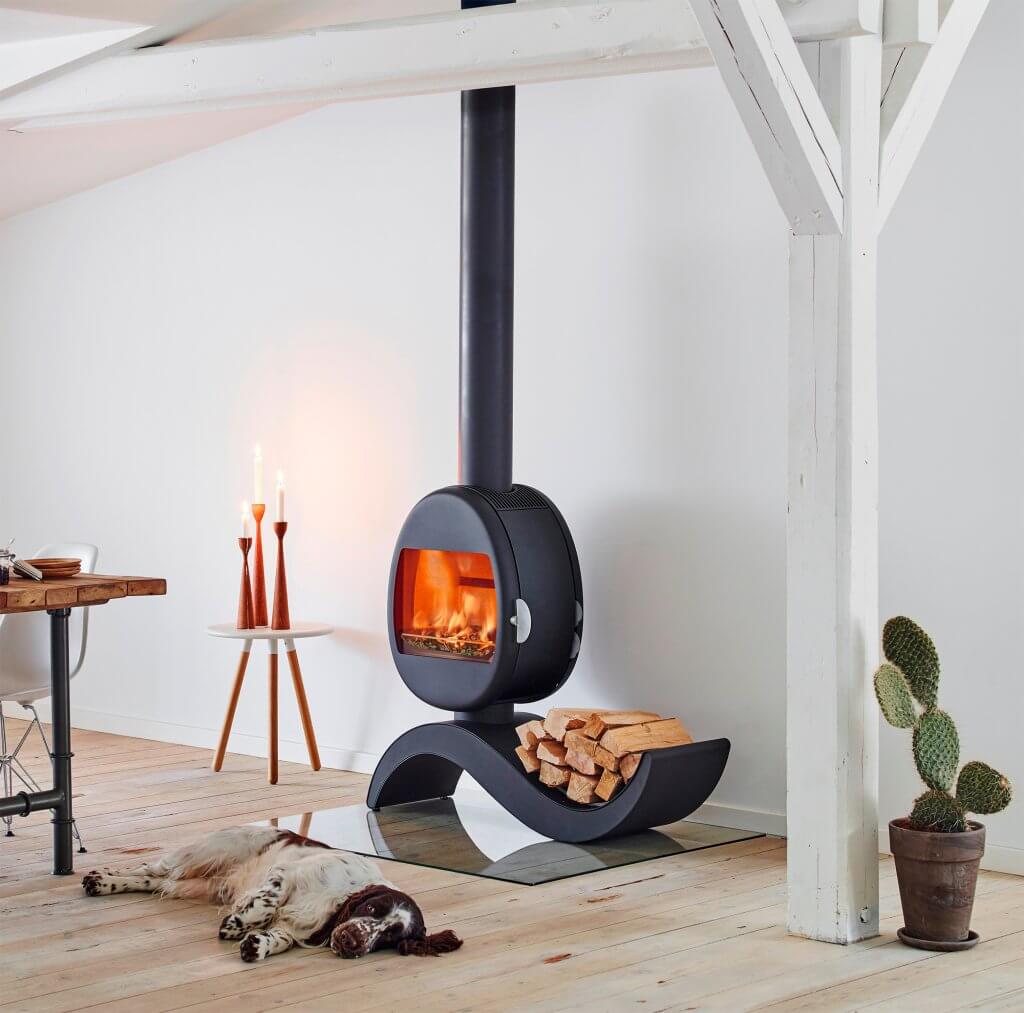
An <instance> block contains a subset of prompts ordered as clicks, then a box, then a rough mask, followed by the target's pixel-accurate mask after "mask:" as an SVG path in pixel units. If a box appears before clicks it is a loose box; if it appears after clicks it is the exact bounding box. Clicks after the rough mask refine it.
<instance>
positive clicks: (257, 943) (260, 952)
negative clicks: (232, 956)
mask: <svg viewBox="0 0 1024 1013" xmlns="http://www.w3.org/2000/svg"><path fill="white" fill-rule="evenodd" d="M269 950H270V946H269V945H268V943H267V940H266V937H265V936H263V935H261V934H260V933H259V932H250V933H249V934H248V935H247V936H246V937H245V938H244V939H243V940H242V945H241V946H239V948H238V953H239V955H240V956H241V958H242V959H243V960H244V961H245V962H246V963H247V964H254V963H256V961H257V960H265V959H266V957H267V953H268V952H269Z"/></svg>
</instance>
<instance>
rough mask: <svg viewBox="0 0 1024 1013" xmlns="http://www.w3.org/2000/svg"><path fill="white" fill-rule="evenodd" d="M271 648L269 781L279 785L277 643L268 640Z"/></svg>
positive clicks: (269, 679)
mask: <svg viewBox="0 0 1024 1013" xmlns="http://www.w3.org/2000/svg"><path fill="white" fill-rule="evenodd" d="M267 644H268V645H269V647H270V670H269V678H268V683H269V689H270V707H269V711H270V728H269V735H268V738H269V740H270V742H269V747H270V748H269V751H268V753H267V780H268V781H269V782H270V783H271V784H277V641H276V640H268V641H267Z"/></svg>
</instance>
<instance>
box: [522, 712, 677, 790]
mask: <svg viewBox="0 0 1024 1013" xmlns="http://www.w3.org/2000/svg"><path fill="white" fill-rule="evenodd" d="M516 731H517V732H518V733H519V741H520V742H521V743H522V744H521V745H519V746H517V747H516V755H517V756H518V757H519V759H520V761H521V762H522V764H523V767H524V768H525V769H526V772H527V774H537V775H538V777H539V778H540V781H541V784H546V785H547V786H548V787H550V788H561V789H564V790H565V793H566V795H568V797H569V798H570V799H572V801H573V802H582V803H594V802H607V801H609V800H610V799H611V798H612V797H613V796H614V795H615V793H616V792H617V791H619V790H620V789H621V788H622V786H623V785H624V784H626V783H628V782H629V780H630V779H631V778H632V777H633V775H634V774H635V773H636V770H637V767H639V766H640V760H641V759H642V758H643V755H644V753H646V752H647V751H648V750H649V749H668V748H669V747H670V746H682V745H685V744H686V743H688V742H692V741H693V739H692V738H691V737H690V733H689V732H687V730H686V729H685V728H684V727H683V725H682V723H681V722H680V721H679V719H678V718H663V717H662V716H661V715H660V714H655V713H654V712H653V711H609V710H597V709H595V708H592V707H591V708H582V709H581V708H572V707H554V708H552V709H551V710H549V711H548V715H547V717H546V718H545V719H544V720H543V721H539V720H535V721H527V722H526V724H524V725H520V726H519V727H518V728H517V729H516Z"/></svg>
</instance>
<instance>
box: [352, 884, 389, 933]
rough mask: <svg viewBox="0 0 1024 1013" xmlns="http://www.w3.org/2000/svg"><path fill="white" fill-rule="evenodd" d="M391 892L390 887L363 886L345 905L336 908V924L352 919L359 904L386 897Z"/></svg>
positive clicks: (379, 885) (377, 885)
mask: <svg viewBox="0 0 1024 1013" xmlns="http://www.w3.org/2000/svg"><path fill="white" fill-rule="evenodd" d="M393 892H394V891H393V890H392V889H391V887H389V886H384V885H383V884H382V883H371V884H370V885H369V886H364V887H363V888H362V890H360V891H359V892H358V893H354V894H352V896H351V897H349V898H347V899H346V901H345V903H344V904H342V905H341V907H340V908H338V924H340V923H341V922H347V921H348V920H349V918H351V917H352V913H353V912H354V911H355V909H356V908H357V907H359V906H360V905H361V904H365V903H366V902H367V901H368V900H373V898H374V897H386V896H387V895H388V894H389V893H393Z"/></svg>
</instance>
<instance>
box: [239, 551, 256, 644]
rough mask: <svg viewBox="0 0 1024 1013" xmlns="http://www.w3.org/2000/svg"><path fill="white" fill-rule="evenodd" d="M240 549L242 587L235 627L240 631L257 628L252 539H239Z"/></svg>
mask: <svg viewBox="0 0 1024 1013" xmlns="http://www.w3.org/2000/svg"><path fill="white" fill-rule="evenodd" d="M238 547H239V548H240V549H241V550H242V586H241V588H240V589H239V592H238V621H237V622H236V623H235V626H236V627H237V628H238V629H240V630H252V629H255V628H256V624H255V623H254V622H253V607H252V584H251V583H250V581H249V550H250V549H251V548H252V539H251V538H239V539H238Z"/></svg>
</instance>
